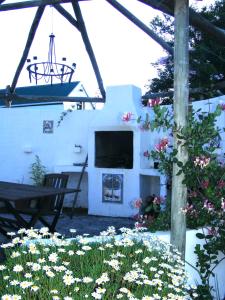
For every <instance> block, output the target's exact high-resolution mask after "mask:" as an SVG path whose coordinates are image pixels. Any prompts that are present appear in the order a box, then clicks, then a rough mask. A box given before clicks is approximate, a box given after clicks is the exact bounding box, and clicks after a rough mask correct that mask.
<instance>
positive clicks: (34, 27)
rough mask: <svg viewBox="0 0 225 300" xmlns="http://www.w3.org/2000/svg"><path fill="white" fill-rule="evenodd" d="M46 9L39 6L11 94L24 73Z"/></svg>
mask: <svg viewBox="0 0 225 300" xmlns="http://www.w3.org/2000/svg"><path fill="white" fill-rule="evenodd" d="M44 9H45V6H39V7H38V9H37V12H36V14H35V17H34V20H33V23H32V25H31V28H30V32H29V34H28V38H27V42H26V45H25V48H24V51H23V54H22V57H21V59H20V62H19V65H18V67H17V70H16V73H15V76H14V78H13V81H12V84H11V87H10V91H11V93H13V92H14V90H15V88H16V84H17V81H18V79H19V76H20V73H21V71H22V69H23V67H24V64H25V62H26V59H27V56H28V54H29V51H30V47H31V45H32V42H33V39H34V36H35V33H36V31H37V28H38V25H39V23H40V20H41V17H42V15H43V12H44Z"/></svg>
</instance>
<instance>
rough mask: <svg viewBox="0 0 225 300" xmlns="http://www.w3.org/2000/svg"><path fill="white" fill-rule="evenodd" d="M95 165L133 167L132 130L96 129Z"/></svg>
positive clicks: (119, 167)
mask: <svg viewBox="0 0 225 300" xmlns="http://www.w3.org/2000/svg"><path fill="white" fill-rule="evenodd" d="M95 167H97V168H113V169H132V168H133V131H96V132H95Z"/></svg>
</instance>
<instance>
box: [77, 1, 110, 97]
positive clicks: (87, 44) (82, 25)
mask: <svg viewBox="0 0 225 300" xmlns="http://www.w3.org/2000/svg"><path fill="white" fill-rule="evenodd" d="M71 2H72V6H73V10H74V13H75V16H76V18H77V21H78V23H79V29H80V33H81V36H82V39H83V42H84V45H85V47H86V51H87V53H88V55H89V57H90V60H91V63H92V67H93V70H94V72H95V76H96V79H97V82H98V86H99V90H100V93H101V95H102V97H103V98H104V99H105V97H106V94H105V89H104V86H103V81H102V77H101V74H100V71H99V68H98V64H97V61H96V58H95V55H94V51H93V49H92V46H91V43H90V40H89V37H88V34H87V30H86V26H85V23H84V20H83V16H82V13H81V10H80V6H79V3H78V1H76V0H72V1H71Z"/></svg>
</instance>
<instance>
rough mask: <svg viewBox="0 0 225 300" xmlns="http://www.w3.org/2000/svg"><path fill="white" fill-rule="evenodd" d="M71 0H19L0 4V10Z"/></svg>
mask: <svg viewBox="0 0 225 300" xmlns="http://www.w3.org/2000/svg"><path fill="white" fill-rule="evenodd" d="M78 1H91V0H78ZM70 2H71V0H43V1H42V0H34V1H21V2H14V3H7V4H3V5H0V11H8V10H15V9H23V8H31V7H38V6H40V5H54V4H63V3H70Z"/></svg>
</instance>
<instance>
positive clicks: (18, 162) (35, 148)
mask: <svg viewBox="0 0 225 300" xmlns="http://www.w3.org/2000/svg"><path fill="white" fill-rule="evenodd" d="M62 111H63V106H60V105H56V106H45V107H35V108H32V107H24V108H9V109H7V108H2V109H0V119H1V133H0V137H1V150H0V151H1V152H0V153H1V168H0V180H3V181H7V180H8V181H14V182H25V183H31V182H32V181H31V179H30V173H29V172H30V166H31V164H32V163H33V162H34V161H35V155H38V156H39V157H40V159H41V162H42V164H43V165H45V166H46V167H47V170H48V172H54V171H55V168H56V166H61V165H70V166H72V165H73V163H81V162H84V161H85V157H86V155H87V151H88V140H87V135H88V126H89V123H90V121H91V120H92V118H93V115H94V114H95V115H97V114H99V113H100V111H91V110H87V111H82V110H76V111H73V112H71V113H68V114H67V115H66V116H65V117H64V120H63V121H62V122H61V124H60V126H59V127H57V122H58V120H59V118H60V115H61V113H62ZM44 120H53V121H54V129H53V130H54V131H53V133H43V121H44ZM75 144H77V145H81V146H82V148H81V152H78V153H77V152H76V149H75ZM27 151H28V152H27ZM61 171H62V170H61ZM76 171H78V170H76ZM71 185H72V183H71Z"/></svg>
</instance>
